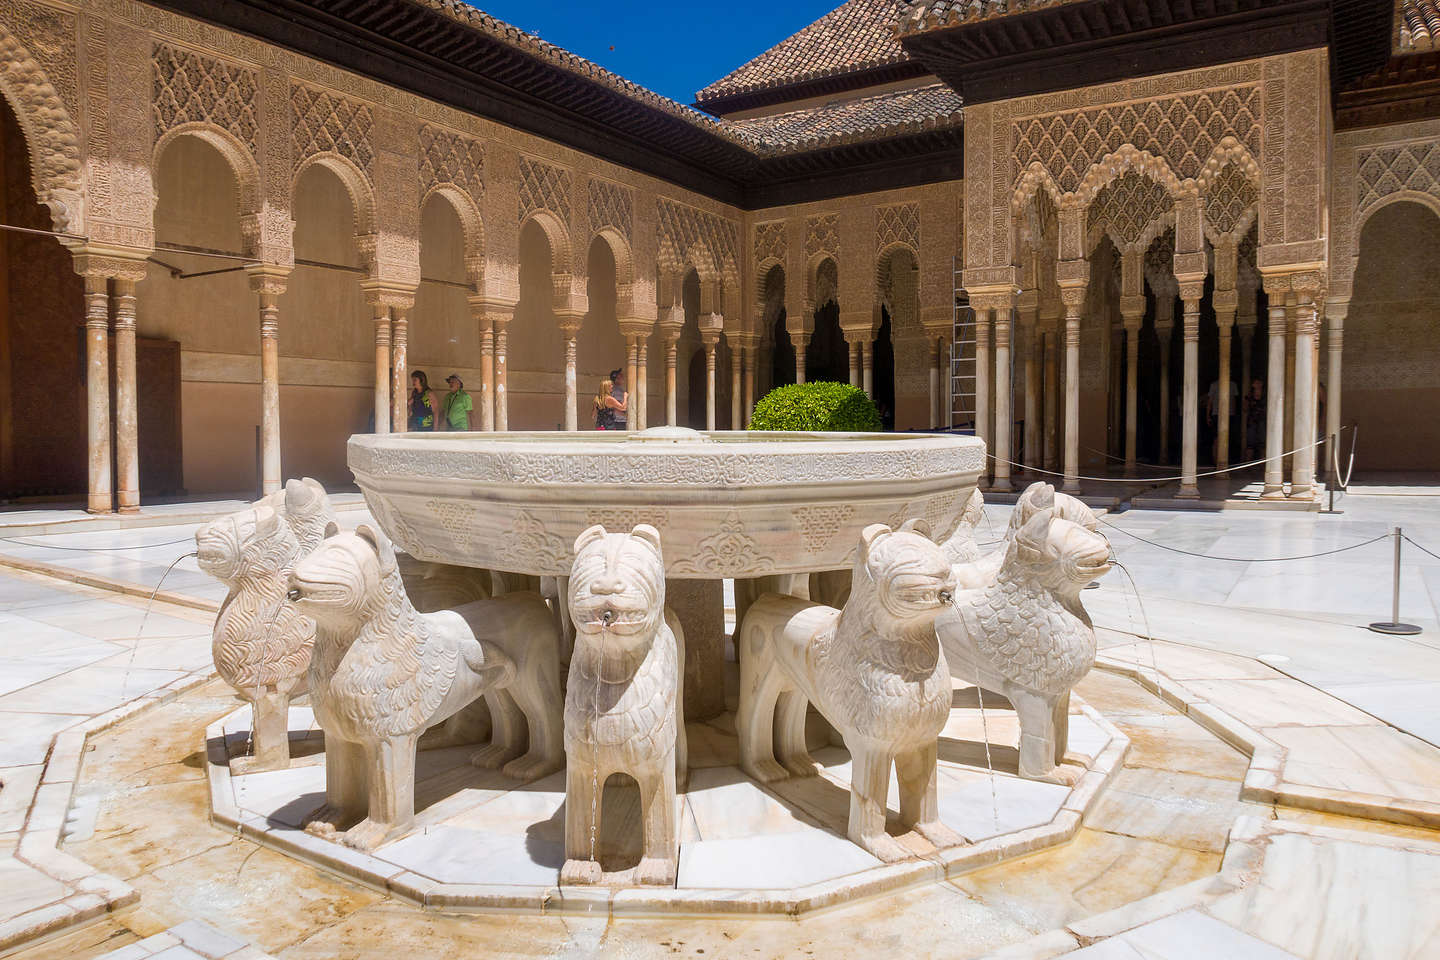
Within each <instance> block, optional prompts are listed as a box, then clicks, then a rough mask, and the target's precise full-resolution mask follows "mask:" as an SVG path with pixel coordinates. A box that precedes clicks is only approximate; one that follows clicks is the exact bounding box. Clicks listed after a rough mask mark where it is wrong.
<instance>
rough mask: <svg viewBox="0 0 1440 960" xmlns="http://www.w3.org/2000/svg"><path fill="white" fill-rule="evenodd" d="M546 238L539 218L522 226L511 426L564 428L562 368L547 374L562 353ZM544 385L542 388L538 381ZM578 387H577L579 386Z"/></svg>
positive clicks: (512, 345)
mask: <svg viewBox="0 0 1440 960" xmlns="http://www.w3.org/2000/svg"><path fill="white" fill-rule="evenodd" d="M552 259H553V256H552V251H551V249H550V240H549V238H548V237H547V236H546V234H545V231H544V229H542V228H541V226H540V224H538V223H537V222H535V221H534V220H533V219H532V220H527V221H526V222H525V224H524V226H522V227H521V228H520V299H519V302H517V303H516V304H515V320H514V322H512V323H511V324H510V344H509V356H508V358H507V361H506V362H507V364H508V365H509V368H510V371H509V384H508V389H509V391H510V398H509V406H510V429H511V430H563V429H565V393H564V384H563V382H559V381H562V380H563V374H562V375H561V376H559V377H556V376H554V375H553V374H551V375H549V376H546V375H545V374H544V373H543V371H554V370H556V369H558V367H559V361H560V360H561V359H563V355H562V354H561V349H562V343H561V339H560V336H559V333H558V332H557V329H556V325H555V299H554V298H555V284H554V282H553V280H552V275H551V262H552ZM542 385H543V388H542V389H539V390H537V389H536V388H537V387H540V386H542ZM577 389H578V388H577Z"/></svg>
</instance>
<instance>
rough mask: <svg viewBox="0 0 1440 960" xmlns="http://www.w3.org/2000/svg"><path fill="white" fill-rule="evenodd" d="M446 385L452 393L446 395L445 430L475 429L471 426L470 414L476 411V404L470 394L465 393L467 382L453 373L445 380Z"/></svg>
mask: <svg viewBox="0 0 1440 960" xmlns="http://www.w3.org/2000/svg"><path fill="white" fill-rule="evenodd" d="M445 385H446V386H447V387H449V388H450V392H449V393H447V394H445V429H446V430H470V429H473V428H472V427H471V426H470V412H471V411H472V410H474V409H475V403H474V401H472V400H471V399H470V394H468V393H466V392H465V381H464V380H461V379H460V377H459V376H458V375H457V374H453V373H452V374H450V376H448V377H446V378H445Z"/></svg>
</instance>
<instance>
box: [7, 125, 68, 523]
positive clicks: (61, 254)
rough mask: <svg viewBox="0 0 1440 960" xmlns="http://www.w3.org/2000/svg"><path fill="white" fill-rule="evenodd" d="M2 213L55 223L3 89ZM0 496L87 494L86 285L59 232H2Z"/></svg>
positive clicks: (11, 218)
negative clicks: (35, 182)
mask: <svg viewBox="0 0 1440 960" xmlns="http://www.w3.org/2000/svg"><path fill="white" fill-rule="evenodd" d="M0 215H3V216H4V218H5V220H4V222H5V223H8V224H13V225H15V226H19V227H26V228H29V229H32V230H51V229H53V228H54V227H53V224H52V221H51V217H50V211H49V210H48V209H47V208H46V207H45V206H44V205H43V204H41V203H40V202H39V201H38V200H37V199H36V196H35V189H34V186H33V184H32V180H31V167H30V153H29V149H28V146H27V144H26V142H25V136H24V133H23V132H22V130H21V128H20V123H19V120H18V118H17V117H16V115H15V113H14V111H13V110H12V109H11V107H10V103H9V102H8V101H7V100H6V99H5V98H4V97H0ZM0 283H3V284H4V286H3V288H0V346H3V349H4V352H5V362H4V363H3V364H0V498H6V499H9V498H15V497H27V496H84V495H85V492H86V470H87V463H88V456H87V450H88V447H87V442H86V429H87V427H86V400H85V332H84V331H85V327H84V318H85V304H84V286H83V282H82V280H81V278H80V276H79V275H78V274H76V273H75V267H74V261H73V259H72V258H71V256H70V254H69V252H68V251H66V250H65V248H63V247H62V246H60V244H59V242H58V241H57V240H55V239H54V238H53V237H46V236H39V235H35V234H24V233H18V232H12V231H8V230H7V231H4V232H3V233H0Z"/></svg>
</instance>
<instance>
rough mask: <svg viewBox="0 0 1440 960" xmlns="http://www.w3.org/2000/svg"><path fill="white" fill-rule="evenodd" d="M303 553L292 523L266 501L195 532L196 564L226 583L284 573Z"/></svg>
mask: <svg viewBox="0 0 1440 960" xmlns="http://www.w3.org/2000/svg"><path fill="white" fill-rule="evenodd" d="M299 553H300V544H299V542H298V541H296V539H295V534H294V532H293V531H291V529H290V526H289V524H287V523H285V521H284V519H283V518H282V517H281V516H280V514H279V513H277V512H276V511H275V510H274V508H272V507H270V506H269V505H267V504H266V503H265V502H263V501H262V502H261V503H259V504H257V505H255V506H253V507H248V508H246V509H244V510H239V511H237V512H235V513H232V514H230V515H229V516H226V517H221V518H220V519H218V520H212V521H211V522H210V523H207V524H205V526H203V527H201V528H200V529H199V530H196V531H195V560H196V563H198V564H199V566H200V569H201V570H204V571H205V572H206V573H208V574H210V576H212V577H214V578H215V579H217V580H219V581H221V582H222V583H226V584H234V583H237V582H238V581H240V580H243V579H247V578H252V577H267V576H270V577H273V576H279V575H282V574H284V573H285V572H286V571H288V570H289V568H290V565H291V564H293V563H294V562H295V558H296V556H298V555H299Z"/></svg>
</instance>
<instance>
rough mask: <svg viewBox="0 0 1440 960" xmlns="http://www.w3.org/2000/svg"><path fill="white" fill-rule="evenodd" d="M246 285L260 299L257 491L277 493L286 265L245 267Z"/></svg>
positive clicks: (279, 470) (279, 486)
mask: <svg viewBox="0 0 1440 960" xmlns="http://www.w3.org/2000/svg"><path fill="white" fill-rule="evenodd" d="M247 272H248V273H249V274H250V288H251V289H252V290H254V291H255V292H256V294H258V296H259V298H260V451H261V452H260V492H261V493H262V494H265V495H269V494H272V493H275V492H277V491H278V490H279V489H280V488H281V485H282V483H283V482H284V481H283V477H284V474H283V472H282V468H281V465H280V304H279V299H280V295H281V294H283V293H284V292H285V283H286V277H287V276H288V275H289V272H290V271H289V270H288V269H287V268H283V267H280V268H275V267H271V266H270V265H268V264H262V265H261V266H259V267H257V268H252V269H249V270H247Z"/></svg>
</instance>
